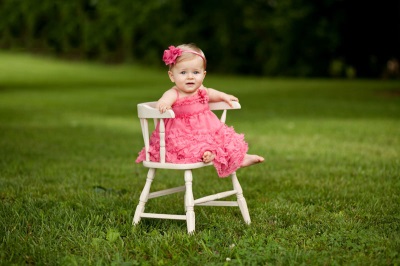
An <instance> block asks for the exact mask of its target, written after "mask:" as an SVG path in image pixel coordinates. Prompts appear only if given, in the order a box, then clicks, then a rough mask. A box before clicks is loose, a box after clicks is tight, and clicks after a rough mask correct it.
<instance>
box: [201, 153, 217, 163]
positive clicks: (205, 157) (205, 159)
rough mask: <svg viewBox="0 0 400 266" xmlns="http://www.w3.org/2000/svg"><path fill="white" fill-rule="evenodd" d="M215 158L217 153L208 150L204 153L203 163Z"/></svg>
mask: <svg viewBox="0 0 400 266" xmlns="http://www.w3.org/2000/svg"><path fill="white" fill-rule="evenodd" d="M214 158H215V155H214V154H213V153H212V152H210V151H206V152H205V153H204V154H203V163H210V162H212V161H213V160H214Z"/></svg>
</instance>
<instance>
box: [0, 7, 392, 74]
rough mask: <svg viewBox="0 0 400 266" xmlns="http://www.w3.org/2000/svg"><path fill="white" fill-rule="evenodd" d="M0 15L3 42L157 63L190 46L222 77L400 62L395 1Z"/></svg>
mask: <svg viewBox="0 0 400 266" xmlns="http://www.w3.org/2000/svg"><path fill="white" fill-rule="evenodd" d="M372 14H375V16H374V17H372ZM0 17H1V20H0V47H2V48H12V49H15V48H23V49H26V50H28V51H35V52H41V53H52V54H56V55H58V56H62V57H67V58H74V59H91V60H100V61H103V62H117V63H118V62H131V61H139V62H142V63H145V64H150V65H161V64H162V61H161V56H162V51H163V50H164V49H166V48H167V47H168V46H169V45H177V44H180V43H188V42H194V43H196V44H198V45H199V46H200V47H201V48H202V49H203V50H204V51H205V52H206V55H207V58H208V60H209V62H210V64H209V68H210V70H213V71H218V72H222V73H241V74H256V75H268V76H301V77H303V76H333V77H349V78H351V77H354V76H362V77H365V76H369V77H380V76H381V75H382V74H385V76H386V77H399V75H400V73H399V69H398V68H397V70H396V71H392V72H389V73H388V72H387V69H386V68H387V66H386V64H387V62H388V60H390V59H394V60H397V62H398V61H399V59H400V54H399V49H398V47H399V46H400V37H399V36H400V34H399V32H400V28H399V27H400V25H399V24H398V19H399V17H400V14H399V6H398V4H396V3H395V1H392V2H391V3H390V4H385V5H375V4H366V3H364V2H362V3H358V4H357V3H354V1H337V0H336V1H335V0H323V1H311V2H310V1H305V0H298V1H292V0H284V1H275V0H269V1H266V0H265V1H264V0H256V1H246V0H233V1H231V0H229V1H228V0H221V1H214V0H204V1H198V2H195V3H192V2H187V1H183V0H149V1H147V0H135V1H132V0H119V1H110V0H68V1H53V0H2V1H0ZM385 71H386V72H385Z"/></svg>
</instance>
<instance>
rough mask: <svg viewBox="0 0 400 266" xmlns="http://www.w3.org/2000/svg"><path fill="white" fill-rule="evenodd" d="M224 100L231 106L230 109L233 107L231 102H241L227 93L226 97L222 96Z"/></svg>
mask: <svg viewBox="0 0 400 266" xmlns="http://www.w3.org/2000/svg"><path fill="white" fill-rule="evenodd" d="M222 100H223V101H224V102H226V103H227V104H229V106H230V107H233V105H232V103H231V101H234V102H238V101H239V99H238V98H237V97H235V96H233V95H230V94H226V93H224V95H223V96H222Z"/></svg>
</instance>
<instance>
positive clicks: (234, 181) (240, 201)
mask: <svg viewBox="0 0 400 266" xmlns="http://www.w3.org/2000/svg"><path fill="white" fill-rule="evenodd" d="M231 177H232V184H233V188H234V189H235V190H236V191H237V193H236V196H237V202H238V204H239V208H240V211H241V213H242V216H243V219H244V221H245V223H246V224H250V223H251V220H250V214H249V209H248V208H247V203H246V199H245V198H244V196H243V190H242V187H241V186H240V183H239V180H238V179H237V176H236V172H234V173H233V174H232V175H231Z"/></svg>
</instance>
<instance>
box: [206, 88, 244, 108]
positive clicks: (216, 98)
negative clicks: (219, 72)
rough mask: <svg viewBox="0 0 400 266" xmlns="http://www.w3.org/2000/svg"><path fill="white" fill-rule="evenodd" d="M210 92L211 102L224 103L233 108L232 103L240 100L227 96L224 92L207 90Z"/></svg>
mask: <svg viewBox="0 0 400 266" xmlns="http://www.w3.org/2000/svg"><path fill="white" fill-rule="evenodd" d="M207 90H208V97H209V98H210V102H220V101H224V102H226V103H227V104H229V106H230V107H232V103H231V101H235V102H238V101H239V99H238V98H237V97H235V96H233V95H230V94H226V93H225V92H222V91H217V90H214V89H207Z"/></svg>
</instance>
